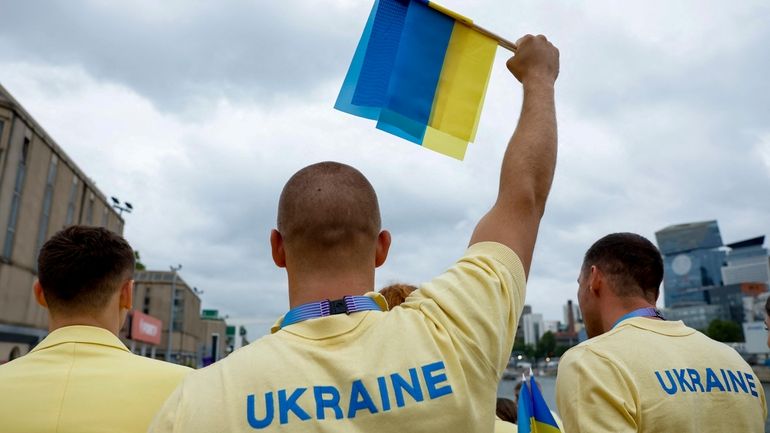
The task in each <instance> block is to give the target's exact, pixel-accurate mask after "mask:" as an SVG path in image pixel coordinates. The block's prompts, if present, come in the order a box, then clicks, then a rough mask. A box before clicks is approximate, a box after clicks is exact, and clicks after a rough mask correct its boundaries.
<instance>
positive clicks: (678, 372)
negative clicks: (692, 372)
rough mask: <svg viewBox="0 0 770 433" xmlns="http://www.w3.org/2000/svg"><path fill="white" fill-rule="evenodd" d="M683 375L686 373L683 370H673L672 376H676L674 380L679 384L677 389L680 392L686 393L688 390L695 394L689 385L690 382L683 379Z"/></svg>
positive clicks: (692, 387)
mask: <svg viewBox="0 0 770 433" xmlns="http://www.w3.org/2000/svg"><path fill="white" fill-rule="evenodd" d="M685 373H687V371H686V370H685V369H684V368H681V369H679V370H674V375H675V376H676V380H677V381H678V382H679V389H681V390H682V392H687V389H689V390H690V392H695V387H694V386H692V385H690V382H688V381H687V379H686V378H685V377H684V375H685ZM685 385H686V386H687V389H684V387H685Z"/></svg>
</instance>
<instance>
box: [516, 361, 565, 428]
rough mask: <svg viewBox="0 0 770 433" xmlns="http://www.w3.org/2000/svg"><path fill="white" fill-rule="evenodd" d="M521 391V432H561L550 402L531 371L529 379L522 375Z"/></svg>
mask: <svg viewBox="0 0 770 433" xmlns="http://www.w3.org/2000/svg"><path fill="white" fill-rule="evenodd" d="M522 381H523V383H522V384H521V391H519V412H518V416H517V419H518V427H519V433H559V432H561V430H559V426H558V425H557V424H556V420H555V419H554V417H553V415H552V414H551V410H550V409H548V404H547V403H546V402H545V398H543V394H542V393H541V392H540V387H539V386H538V385H537V382H535V376H534V375H532V372H531V371H530V374H529V381H527V378H526V377H524V376H523V375H522Z"/></svg>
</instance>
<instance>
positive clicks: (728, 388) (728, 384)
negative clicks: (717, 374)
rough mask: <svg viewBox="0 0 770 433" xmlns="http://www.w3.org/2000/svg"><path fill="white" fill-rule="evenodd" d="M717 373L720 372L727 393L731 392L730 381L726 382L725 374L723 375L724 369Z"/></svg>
mask: <svg viewBox="0 0 770 433" xmlns="http://www.w3.org/2000/svg"><path fill="white" fill-rule="evenodd" d="M719 371H721V372H722V379H724V383H725V386H726V387H727V391H732V388H730V381H729V380H727V373H725V369H724V368H721V369H719Z"/></svg>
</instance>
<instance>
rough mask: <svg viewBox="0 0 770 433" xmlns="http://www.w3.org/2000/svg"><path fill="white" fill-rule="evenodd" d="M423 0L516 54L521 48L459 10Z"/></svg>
mask: <svg viewBox="0 0 770 433" xmlns="http://www.w3.org/2000/svg"><path fill="white" fill-rule="evenodd" d="M422 1H423V2H424V3H427V4H428V6H429V7H431V8H433V9H435V10H437V11H439V12H441V13H443V14H445V15H449V16H450V17H452V18H454V19H455V20H457V21H459V22H461V23H463V24H465V25H467V26H468V27H470V28H472V29H473V30H476V31H477V32H479V33H481V34H482V35H485V36H487V37H490V38H492V39H494V40H496V41H497V44H498V45H500V46H501V47H503V48H505V49H507V50H510V51H512V52H513V53H514V54H515V53H516V50H518V49H519V47H517V46H516V44H514V43H513V42H511V41H509V40H508V39H505V38H504V37H502V36H500V35H498V34H497V33H493V32H491V31H489V30H487V29H485V28H484V27H481V26H480V25H478V24H476V23H474V22H473V20H472V19H470V18H468V17H466V16H464V15H460V14H458V13H457V12H455V11H453V10H450V9H447V8H445V7H444V6H441V5H440V4H438V3H434V2H432V1H426V0H422Z"/></svg>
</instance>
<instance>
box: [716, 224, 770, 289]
mask: <svg viewBox="0 0 770 433" xmlns="http://www.w3.org/2000/svg"><path fill="white" fill-rule="evenodd" d="M764 243H765V237H764V236H757V237H755V238H752V239H747V240H745V241H740V242H735V243H732V244H728V245H727V247H728V248H730V251H729V252H728V253H727V264H726V265H725V266H723V267H722V279H723V280H724V282H725V284H739V283H760V284H770V257H768V254H767V248H764V247H763V244H764Z"/></svg>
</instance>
